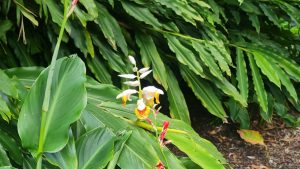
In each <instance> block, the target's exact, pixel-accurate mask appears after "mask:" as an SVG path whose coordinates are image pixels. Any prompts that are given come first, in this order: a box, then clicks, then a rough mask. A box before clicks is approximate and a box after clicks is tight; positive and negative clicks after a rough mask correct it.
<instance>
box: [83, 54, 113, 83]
mask: <svg viewBox="0 0 300 169" xmlns="http://www.w3.org/2000/svg"><path fill="white" fill-rule="evenodd" d="M87 66H88V67H89V68H90V70H91V72H92V73H93V74H94V76H95V77H96V79H97V80H99V81H100V82H102V83H107V84H112V81H111V75H110V73H109V72H108V70H107V68H106V67H105V66H104V64H103V63H101V61H100V60H99V59H98V57H95V58H87Z"/></svg>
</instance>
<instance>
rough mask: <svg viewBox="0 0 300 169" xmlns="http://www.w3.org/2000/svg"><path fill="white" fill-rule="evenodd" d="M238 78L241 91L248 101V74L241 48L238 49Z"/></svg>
mask: <svg viewBox="0 0 300 169" xmlns="http://www.w3.org/2000/svg"><path fill="white" fill-rule="evenodd" d="M236 79H237V81H238V88H239V90H240V93H241V95H242V96H243V98H244V100H246V101H247V100H248V93H249V89H248V88H249V84H248V75H247V67H246V62H245V58H244V54H243V51H242V50H241V49H237V50H236Z"/></svg>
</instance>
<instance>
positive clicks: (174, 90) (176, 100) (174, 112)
mask: <svg viewBox="0 0 300 169" xmlns="http://www.w3.org/2000/svg"><path fill="white" fill-rule="evenodd" d="M166 73H167V75H168V76H167V82H168V84H169V88H168V90H167V93H168V100H169V103H170V115H171V117H172V118H175V119H179V120H182V121H184V122H186V123H187V124H190V123H191V120H190V113H189V111H188V107H187V104H186V101H185V98H184V96H183V93H182V92H181V90H180V87H179V84H178V81H177V79H176V77H175V75H174V74H173V72H172V71H171V70H169V69H168V70H167V72H166Z"/></svg>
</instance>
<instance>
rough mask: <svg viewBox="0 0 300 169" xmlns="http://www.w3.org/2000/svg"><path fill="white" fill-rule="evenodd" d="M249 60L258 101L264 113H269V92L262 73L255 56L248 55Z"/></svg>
mask: <svg viewBox="0 0 300 169" xmlns="http://www.w3.org/2000/svg"><path fill="white" fill-rule="evenodd" d="M248 58H249V63H250V67H251V72H252V79H253V85H254V89H255V93H256V96H257V100H258V102H259V105H260V107H261V108H262V110H263V111H264V112H268V98H267V92H266V90H265V87H264V83H263V80H262V77H261V75H260V72H259V70H258V68H257V66H256V64H255V61H254V59H253V56H251V55H248Z"/></svg>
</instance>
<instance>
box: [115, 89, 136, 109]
mask: <svg viewBox="0 0 300 169" xmlns="http://www.w3.org/2000/svg"><path fill="white" fill-rule="evenodd" d="M135 93H137V91H136V90H133V89H127V90H124V91H123V92H122V93H120V94H118V96H117V99H119V98H122V103H123V106H125V105H126V102H127V100H129V101H131V99H130V96H131V95H132V94H135Z"/></svg>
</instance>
